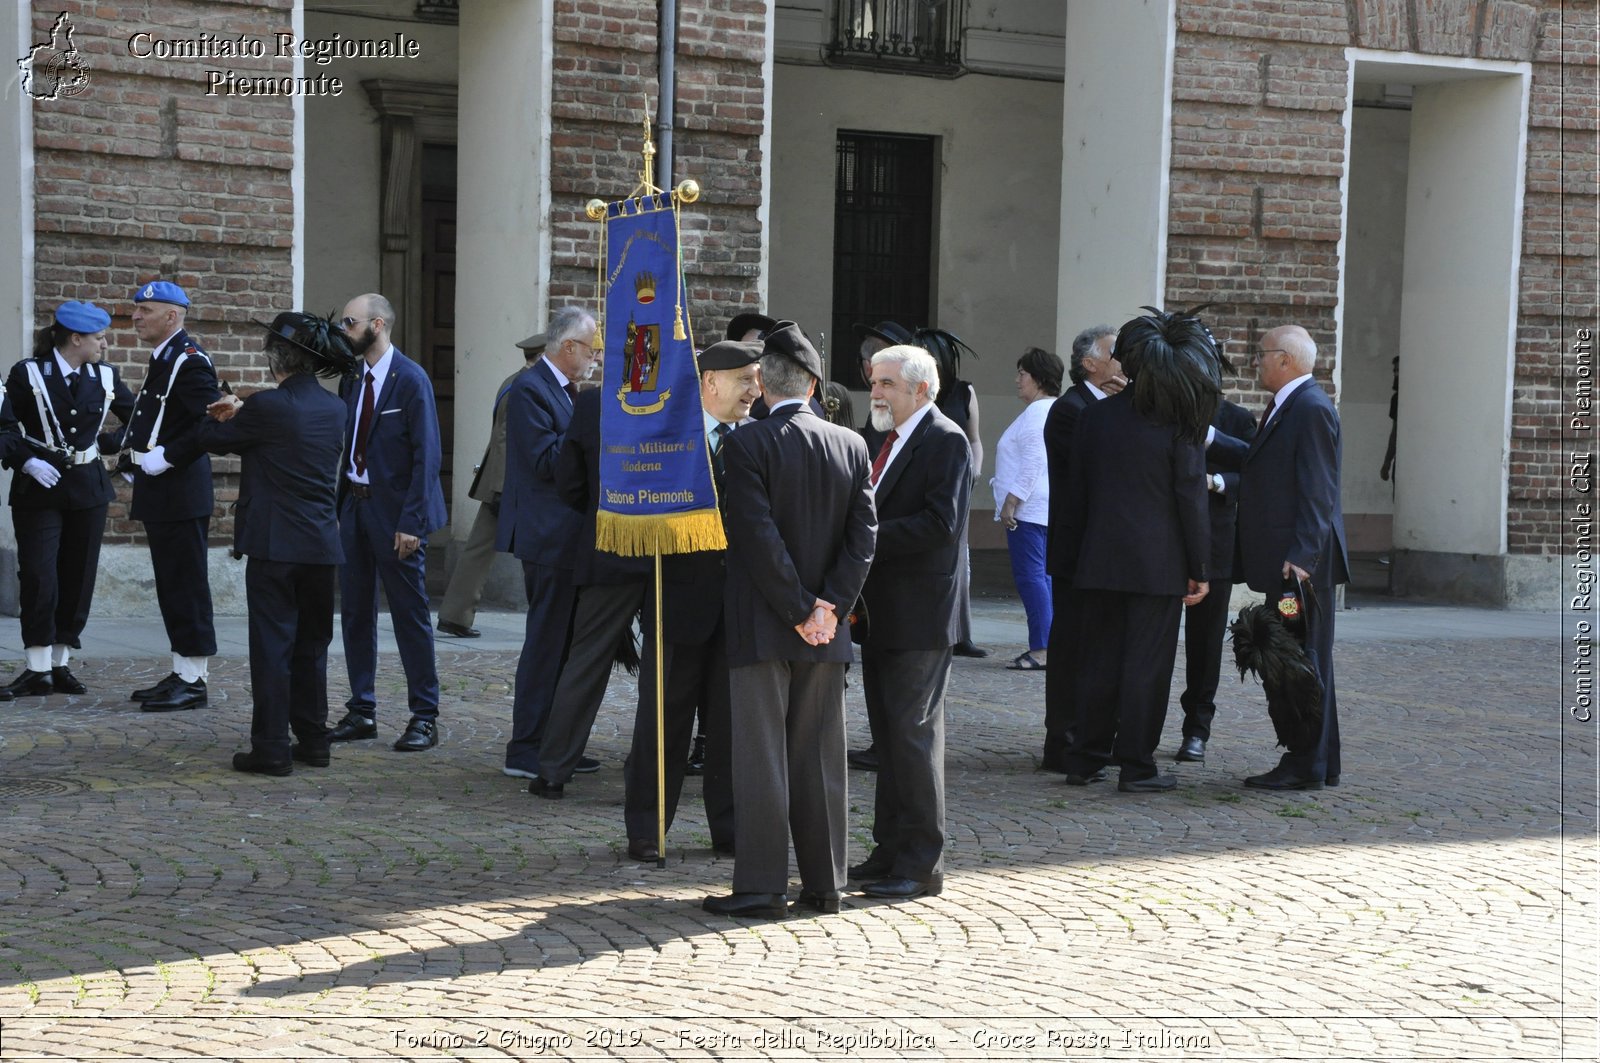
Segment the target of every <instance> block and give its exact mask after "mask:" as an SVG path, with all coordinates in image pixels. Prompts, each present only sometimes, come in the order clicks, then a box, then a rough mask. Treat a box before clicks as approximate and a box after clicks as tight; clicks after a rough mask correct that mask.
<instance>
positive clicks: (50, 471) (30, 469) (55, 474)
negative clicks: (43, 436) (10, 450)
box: [22, 458, 61, 487]
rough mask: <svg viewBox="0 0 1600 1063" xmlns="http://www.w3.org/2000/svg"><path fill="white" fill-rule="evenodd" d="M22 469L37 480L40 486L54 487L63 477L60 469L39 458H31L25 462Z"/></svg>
mask: <svg viewBox="0 0 1600 1063" xmlns="http://www.w3.org/2000/svg"><path fill="white" fill-rule="evenodd" d="M22 471H23V472H25V473H27V474H28V475H29V476H31V477H33V478H34V479H35V480H37V481H38V482H39V486H40V487H54V486H55V485H56V483H57V482H58V481H59V480H60V479H61V470H60V469H58V468H56V467H55V466H54V465H51V464H50V463H49V462H48V461H42V460H40V459H39V458H29V459H28V460H27V461H25V462H23V463H22Z"/></svg>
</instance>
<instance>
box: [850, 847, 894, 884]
mask: <svg viewBox="0 0 1600 1063" xmlns="http://www.w3.org/2000/svg"><path fill="white" fill-rule="evenodd" d="M893 870H894V861H893V860H891V859H890V858H888V857H880V856H878V854H877V853H873V854H872V855H871V856H869V857H867V858H866V859H865V860H863V861H861V863H859V864H856V865H854V866H852V867H851V868H850V871H849V874H850V877H851V878H852V879H858V880H859V879H867V878H888V877H889V873H890V872H891V871H893Z"/></svg>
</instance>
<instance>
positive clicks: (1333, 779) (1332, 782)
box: [1327, 775, 1339, 787]
mask: <svg viewBox="0 0 1600 1063" xmlns="http://www.w3.org/2000/svg"><path fill="white" fill-rule="evenodd" d="M1327 785H1329V786H1334V787H1337V786H1338V785H1339V776H1337V775H1330V776H1328V780H1327Z"/></svg>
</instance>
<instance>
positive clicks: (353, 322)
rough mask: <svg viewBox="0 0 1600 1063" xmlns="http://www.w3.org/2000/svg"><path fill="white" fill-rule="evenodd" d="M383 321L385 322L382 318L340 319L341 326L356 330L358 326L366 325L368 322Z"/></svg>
mask: <svg viewBox="0 0 1600 1063" xmlns="http://www.w3.org/2000/svg"><path fill="white" fill-rule="evenodd" d="M382 320H383V319H382V318H378V317H341V318H340V319H339V324H340V325H341V326H342V327H344V328H347V329H352V328H355V327H356V326H357V325H359V324H363V323H365V322H367V321H382Z"/></svg>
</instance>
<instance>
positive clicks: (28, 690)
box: [0, 668, 56, 698]
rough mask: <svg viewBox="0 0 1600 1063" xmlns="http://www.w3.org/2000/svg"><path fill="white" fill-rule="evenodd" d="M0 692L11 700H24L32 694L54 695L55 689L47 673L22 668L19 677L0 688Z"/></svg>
mask: <svg viewBox="0 0 1600 1063" xmlns="http://www.w3.org/2000/svg"><path fill="white" fill-rule="evenodd" d="M0 690H3V691H5V692H6V693H7V694H9V695H11V697H13V698H25V697H30V696H32V695H34V694H54V693H55V690H56V687H55V684H54V683H53V682H51V680H50V673H49V672H35V671H33V670H32V669H28V668H24V669H23V670H22V674H21V675H19V676H17V678H15V679H13V680H12V681H11V682H9V683H7V684H6V685H5V686H3V687H0Z"/></svg>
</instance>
